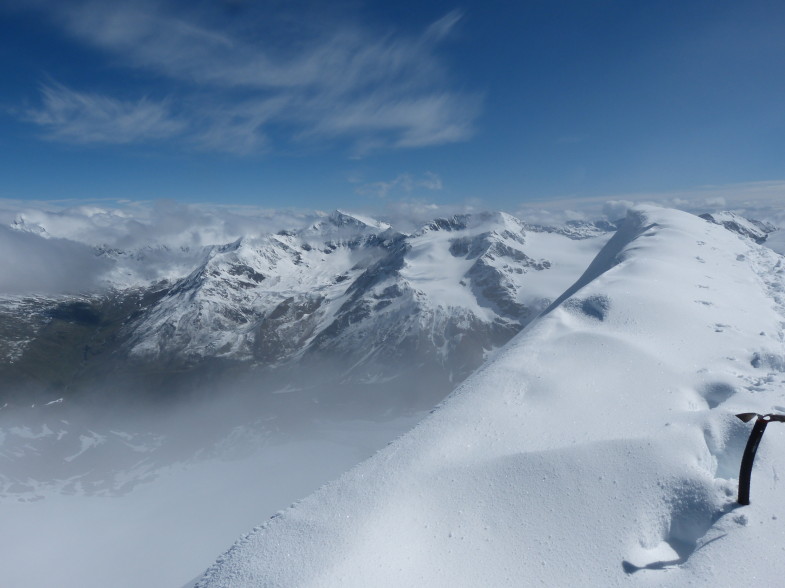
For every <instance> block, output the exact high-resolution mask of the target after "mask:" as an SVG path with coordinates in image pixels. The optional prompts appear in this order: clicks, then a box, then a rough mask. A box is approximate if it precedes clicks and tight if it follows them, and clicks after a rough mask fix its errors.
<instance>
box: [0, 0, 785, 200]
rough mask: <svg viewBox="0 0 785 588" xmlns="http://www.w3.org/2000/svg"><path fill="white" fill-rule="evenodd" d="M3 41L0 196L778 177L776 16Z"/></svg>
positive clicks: (209, 18)
mask: <svg viewBox="0 0 785 588" xmlns="http://www.w3.org/2000/svg"><path fill="white" fill-rule="evenodd" d="M22 4H23V5H22ZM0 39H2V41H0V43H2V49H3V50H2V52H0V76H2V80H3V84H2V86H1V87H2V93H1V94H0V198H7V199H20V200H26V199H40V200H58V199H80V200H83V199H87V200H89V199H103V198H106V199H131V200H154V199H161V198H168V199H174V200H177V201H181V202H214V203H230V204H248V205H257V206H266V207H309V208H323V209H331V208H336V207H358V208H373V207H376V206H380V207H381V206H384V205H385V204H389V203H390V202H392V201H399V200H421V201H427V202H431V201H432V202H435V203H450V202H451V203H459V202H482V203H483V205H484V206H487V207H491V208H503V209H515V208H516V207H518V206H520V205H521V204H522V203H525V202H528V201H532V200H537V201H542V200H549V199H558V198H579V199H580V198H596V197H604V196H609V197H611V196H614V195H620V194H630V193H645V192H669V191H685V190H687V191H688V190H690V189H693V188H696V187H699V186H705V185H709V184H711V185H715V186H716V185H726V184H735V183H742V182H743V183H750V182H762V181H774V180H782V179H784V178H785V173H783V165H784V164H785V138H784V137H785V108H784V107H783V104H785V4H783V3H782V2H779V1H769V2H762V1H755V0H752V1H745V2H738V1H724V0H712V1H706V2H703V1H690V0H684V1H676V0H673V1H656V2H655V1H648V0H635V1H632V0H626V1H610V0H608V1H603V0H598V1H590V0H579V1H547V2H546V1H517V2H514V1H497V2H472V1H469V2H461V3H454V2H442V1H433V2H421V1H420V2H411V1H407V0H401V1H398V2H394V3H393V2H363V1H361V0H347V1H340V0H338V1H335V2H329V3H325V2H308V1H299V0H274V1H267V2H262V1H254V0H232V1H229V0H224V1H220V0H211V1H207V0H202V1H199V0H196V1H194V0H191V1H188V2H185V1H183V2H177V1H154V0H150V1H146V0H136V1H134V2H122V1H113V2H105V1H98V0H75V1H70V0H57V1H50V0H28V1H26V2H25V3H19V2H10V1H6V0H0Z"/></svg>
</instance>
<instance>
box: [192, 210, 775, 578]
mask: <svg viewBox="0 0 785 588" xmlns="http://www.w3.org/2000/svg"><path fill="white" fill-rule="evenodd" d="M437 286H438V285H437ZM437 286H435V287H437ZM784 325H785V261H783V258H782V257H780V256H778V255H776V254H775V253H773V252H772V251H771V250H768V249H765V248H763V247H760V246H758V245H756V244H754V243H753V242H752V241H751V240H749V239H745V238H742V237H739V236H738V235H735V234H733V233H731V232H729V231H727V230H726V229H725V228H723V227H722V226H717V225H712V224H710V223H708V222H706V221H704V220H702V219H699V218H697V217H694V216H691V215H688V214H686V213H680V212H676V211H672V210H662V209H656V208H641V209H637V210H635V211H632V212H631V213H630V214H629V216H628V218H627V219H626V221H625V223H624V225H623V226H622V227H621V229H620V230H619V232H618V233H617V234H616V235H615V236H614V238H613V239H612V240H611V241H610V242H609V243H608V244H607V245H606V247H605V248H604V249H603V250H602V251H601V252H600V253H599V255H598V256H597V258H596V259H595V261H594V262H593V263H592V264H591V265H590V266H589V268H588V269H587V271H586V272H585V274H584V275H583V277H582V278H580V279H579V280H578V282H577V283H576V284H575V286H574V287H572V288H570V289H569V290H568V291H567V293H566V294H565V296H563V297H562V298H561V299H559V300H558V302H557V303H555V304H553V305H552V306H551V307H550V309H549V310H548V312H547V313H546V314H545V315H544V316H542V317H541V318H539V319H537V320H536V321H534V322H532V323H530V324H529V326H528V327H527V328H526V329H525V330H524V331H523V332H522V333H520V334H519V335H518V336H517V337H516V338H515V339H513V340H512V341H511V342H510V343H509V344H508V345H507V346H506V347H505V348H504V349H503V350H501V351H500V352H499V353H498V354H497V355H496V356H495V357H494V358H493V359H492V360H491V361H490V362H488V363H487V364H486V365H485V366H484V367H483V368H481V369H480V370H478V371H477V372H476V373H475V374H473V375H472V376H471V377H470V378H469V379H468V380H466V381H465V382H464V383H463V384H462V385H461V386H460V387H459V388H458V389H457V390H456V391H455V393H453V394H452V395H451V396H450V397H449V398H448V399H447V400H446V401H445V402H444V403H443V404H442V405H441V406H440V408H439V410H437V411H435V412H434V413H433V414H432V415H431V416H430V417H428V418H427V419H426V420H425V421H423V422H422V423H421V424H420V425H419V426H418V427H416V428H415V429H414V430H413V431H411V432H410V433H408V434H406V435H405V436H403V437H402V438H400V439H398V440H397V441H396V442H395V443H393V444H392V445H390V446H388V447H387V448H386V449H384V450H382V451H381V452H379V453H378V454H376V455H375V456H374V457H373V458H371V459H369V460H368V461H366V462H364V463H363V464H361V465H360V466H358V467H356V468H354V469H353V470H351V471H350V472H348V473H346V474H345V475H344V476H342V477H341V478H340V479H339V480H337V481H336V482H333V483H331V484H329V485H327V486H325V487H323V488H322V489H321V490H319V491H318V492H316V493H315V494H313V495H312V496H310V497H309V498H307V499H305V500H303V501H302V502H300V503H299V504H297V505H294V506H293V507H292V508H290V509H288V510H286V511H283V512H280V513H278V515H276V516H275V517H273V518H272V519H271V520H269V521H268V522H267V523H265V524H264V525H262V526H261V527H258V528H256V529H254V530H253V531H252V532H251V533H250V534H248V535H247V536H246V537H244V538H242V539H240V540H239V541H238V542H237V543H236V544H235V545H234V546H233V547H232V548H231V549H230V550H229V551H228V552H227V553H226V554H224V555H223V556H221V557H220V558H219V559H218V561H217V562H216V563H215V564H214V565H213V566H212V567H211V568H210V569H209V570H208V571H207V572H206V574H205V576H204V577H203V578H202V579H201V581H200V582H198V586H200V587H202V588H208V587H209V588H217V587H219V586H220V587H233V588H236V587H241V586H530V585H545V586H579V585H581V586H615V585H641V586H661V585H674V586H675V585H687V584H690V585H701V586H741V585H745V584H746V583H748V582H749V581H751V580H752V579H753V578H754V579H755V581H756V582H757V583H758V584H760V585H777V583H778V582H779V579H780V578H781V577H782V575H783V573H785V563H783V562H785V560H783V558H782V553H783V549H785V543H784V542H783V537H785V526H784V525H785V522H784V521H785V501H783V500H782V496H781V488H778V486H781V484H779V480H780V478H781V476H782V474H781V473H780V472H785V427H781V426H779V425H777V424H776V423H775V424H773V425H772V426H770V427H769V431H768V432H767V433H766V437H765V438H764V440H763V443H762V444H761V448H760V451H759V455H758V459H757V462H756V467H755V470H754V472H753V483H752V505H751V506H748V507H738V505H736V504H735V492H736V480H735V477H736V475H737V471H738V466H739V458H740V455H741V451H742V450H743V447H744V444H745V442H746V439H747V435H748V432H749V429H750V425H745V424H743V423H741V421H739V420H738V419H736V418H735V417H734V416H733V415H734V413H737V412H747V411H757V412H768V411H771V410H785V407H783V406H782V405H785V361H783V353H784V352H785V335H784V334H783V328H785V327H784ZM226 499H227V500H231V497H227V498H226ZM249 516H253V514H252V513H249Z"/></svg>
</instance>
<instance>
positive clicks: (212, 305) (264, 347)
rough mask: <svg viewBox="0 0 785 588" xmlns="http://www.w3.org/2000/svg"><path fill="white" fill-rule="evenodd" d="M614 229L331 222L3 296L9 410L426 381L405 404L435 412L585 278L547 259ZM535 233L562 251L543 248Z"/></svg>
mask: <svg viewBox="0 0 785 588" xmlns="http://www.w3.org/2000/svg"><path fill="white" fill-rule="evenodd" d="M611 228H612V227H611V226H609V227H605V226H602V227H599V226H596V225H587V226H577V225H576V226H573V227H568V230H566V229H562V230H561V232H559V231H557V230H556V229H550V230H546V229H545V228H543V227H528V228H527V227H526V226H525V225H524V223H522V222H521V221H519V220H518V219H516V218H514V217H512V216H510V215H507V214H505V213H481V214H476V215H462V216H454V217H452V218H442V219H436V220H433V221H431V222H429V223H427V224H425V225H424V226H423V227H422V228H421V229H420V230H418V231H416V232H414V233H411V234H404V233H401V232H398V231H396V230H395V229H394V228H393V227H391V226H389V225H387V224H384V223H381V222H377V221H373V220H370V219H364V218H362V217H358V216H353V215H349V214H345V213H342V212H335V213H333V214H331V215H329V216H326V217H324V218H323V219H322V220H321V221H319V222H317V223H315V224H313V225H311V226H309V227H306V228H304V229H301V230H298V231H281V232H279V233H277V234H269V235H265V236H261V237H244V238H241V239H239V240H237V241H235V242H233V243H228V244H223V245H217V246H213V247H209V248H206V249H205V250H204V252H202V254H201V257H200V259H199V261H198V263H196V264H195V267H193V268H192V270H191V271H190V273H188V274H187V275H184V276H183V277H181V278H179V279H173V280H163V281H159V282H155V283H151V284H148V285H146V286H144V287H132V288H126V287H119V286H116V287H114V288H111V289H110V290H108V291H107V292H106V293H104V294H100V295H91V296H79V297H74V296H69V297H65V296H64V297H59V298H46V297H24V296H22V297H14V298H6V299H4V300H2V301H0V356H1V357H2V366H1V367H0V377H2V380H3V381H4V382H5V385H4V386H3V390H2V393H1V394H2V397H3V398H2V402H9V403H11V404H27V405H30V404H35V403H46V402H51V401H53V400H57V399H58V398H62V397H65V398H76V397H79V396H83V395H87V396H89V397H90V398H91V399H95V398H100V397H112V398H113V399H116V397H117V394H120V395H122V396H124V397H127V398H134V399H139V400H141V399H146V398H147V397H148V396H150V395H152V396H154V397H156V398H161V397H169V396H172V397H175V396H178V395H179V394H181V393H183V392H184V391H187V390H190V389H192V388H195V387H204V386H208V385H213V386H215V385H218V383H219V382H221V381H222V378H224V377H228V376H229V375H231V377H233V378H241V379H243V380H244V382H245V385H246V386H249V387H254V388H259V389H260V390H264V391H267V392H275V391H280V390H282V389H285V390H292V389H296V390H302V389H312V388H314V387H322V388H323V387H325V385H326V383H328V382H329V383H330V384H331V385H333V387H334V388H336V387H337V388H340V389H345V390H347V391H348V390H349V389H352V390H353V391H356V390H354V388H356V387H358V386H359V387H360V388H363V387H373V388H374V390H383V389H385V388H388V389H389V388H393V387H398V388H400V383H401V382H402V381H404V380H406V379H407V378H414V379H415V380H416V381H418V382H419V383H420V384H421V386H420V388H421V389H420V390H418V391H411V390H408V391H407V392H405V393H411V394H412V395H413V396H416V395H418V394H422V389H423V388H425V389H428V390H430V391H431V392H430V393H428V394H427V396H428V398H427V400H425V401H426V402H430V401H433V400H434V399H438V398H439V397H441V396H443V395H444V394H445V393H446V392H448V391H449V389H450V388H451V387H452V386H453V385H454V384H455V383H456V382H458V381H460V380H461V379H463V378H464V377H465V376H466V375H468V374H469V373H470V372H471V371H472V370H474V369H475V368H476V367H478V366H479V365H480V364H481V363H482V361H483V359H484V358H485V357H486V355H487V354H488V353H490V352H491V351H492V350H494V349H496V348H498V347H500V346H501V345H503V344H504V343H505V342H506V341H508V340H509V339H510V338H511V337H512V336H513V335H515V334H516V333H517V332H518V331H520V330H521V328H523V326H525V325H526V324H527V322H528V321H530V320H531V318H532V317H533V316H535V315H536V314H537V313H538V312H539V311H540V310H542V309H543V308H545V307H546V306H547V304H548V303H549V302H550V301H551V300H552V299H553V298H555V297H556V296H558V294H559V293H560V291H556V290H558V288H561V289H563V287H566V286H567V285H569V283H571V281H572V280H574V279H575V277H576V276H574V275H567V273H568V272H566V271H564V270H562V269H560V267H559V266H558V263H557V264H556V265H555V266H554V263H553V261H552V259H550V257H552V255H549V253H550V252H552V253H553V254H554V255H556V256H557V257H559V256H560V255H564V250H565V248H566V249H569V248H570V247H571V246H573V245H575V244H577V243H578V241H579V240H581V239H595V240H597V245H596V247H599V245H600V244H601V242H602V240H603V239H605V238H607V236H609V234H610V233H609V232H608V231H609V230H610V229H611ZM538 235H545V236H547V237H548V238H549V239H551V240H550V241H547V242H542V243H540V242H537V243H532V242H531V241H532V239H533V238H534V239H535V240H536V238H537V237H538ZM575 246H577V245H575ZM596 247H594V249H596ZM590 249H591V248H590ZM147 253H148V254H149V252H147ZM144 254H145V252H141V253H139V252H123V251H117V250H114V249H111V250H110V249H105V248H104V249H98V250H97V251H96V255H98V256H100V257H110V258H111V259H112V260H113V261H114V262H115V264H116V267H115V269H114V270H113V275H121V274H122V273H123V272H122V271H121V269H122V268H120V267H119V266H117V264H120V265H121V264H122V262H123V260H126V259H130V260H134V263H136V264H137V265H139V263H140V259H141V258H143V256H144ZM156 255H157V256H159V257H160V256H161V255H162V254H161V252H160V251H159V252H156ZM178 259H180V260H181V258H178ZM157 263H159V265H160V261H157ZM560 272H561V273H560ZM555 274H560V277H559V278H557V279H556V280H555V284H558V288H556V287H555V286H552V285H551V283H554V282H553V280H554V276H555ZM550 290H553V291H552V292H551V291H550ZM385 384H388V385H387V386H385ZM399 393H404V392H402V391H400V390H399ZM347 394H348V392H347Z"/></svg>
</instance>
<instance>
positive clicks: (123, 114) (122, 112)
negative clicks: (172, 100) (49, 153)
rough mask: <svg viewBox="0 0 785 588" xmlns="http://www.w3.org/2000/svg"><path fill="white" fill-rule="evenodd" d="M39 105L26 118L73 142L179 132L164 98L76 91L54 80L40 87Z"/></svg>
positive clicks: (162, 136) (144, 137) (119, 140)
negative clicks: (127, 98)
mask: <svg viewBox="0 0 785 588" xmlns="http://www.w3.org/2000/svg"><path fill="white" fill-rule="evenodd" d="M41 95H42V106H41V107H40V108H38V109H30V110H28V111H27V112H26V117H27V119H28V120H30V121H32V122H34V123H36V124H38V125H40V126H42V127H43V128H45V129H47V131H48V133H49V136H50V137H52V138H55V139H59V140H63V141H69V142H74V143H114V144H122V143H132V142H136V141H143V140H149V139H165V138H169V137H173V136H175V135H177V134H179V133H180V132H181V131H182V130H183V128H184V126H185V125H184V123H183V121H180V120H177V119H175V118H174V117H173V116H172V114H171V112H170V109H169V105H168V104H167V103H166V102H154V101H151V100H149V99H147V98H141V99H139V100H136V101H133V102H128V101H122V100H117V99H114V98H109V97H107V96H100V95H96V94H84V93H80V92H76V91H74V90H71V89H69V88H66V87H65V86H63V85H61V84H57V83H52V84H46V85H44V86H42V88H41Z"/></svg>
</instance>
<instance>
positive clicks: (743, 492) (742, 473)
mask: <svg viewBox="0 0 785 588" xmlns="http://www.w3.org/2000/svg"><path fill="white" fill-rule="evenodd" d="M736 416H737V417H738V418H739V419H741V420H742V421H744V422H745V423H748V422H749V421H751V420H752V419H754V418H756V417H757V419H756V420H755V426H754V427H752V432H751V433H750V438H749V439H747V447H745V448H744V455H743V456H742V458H741V469H739V504H742V505H747V504H749V503H750V479H751V478H752V463H753V462H754V461H755V453H756V452H757V451H758V445H760V440H761V439H763V433H764V432H766V425H768V424H769V423H770V422H771V421H778V422H785V415H779V414H767V415H761V414H757V413H755V412H745V413H742V414H737V415H736Z"/></svg>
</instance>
